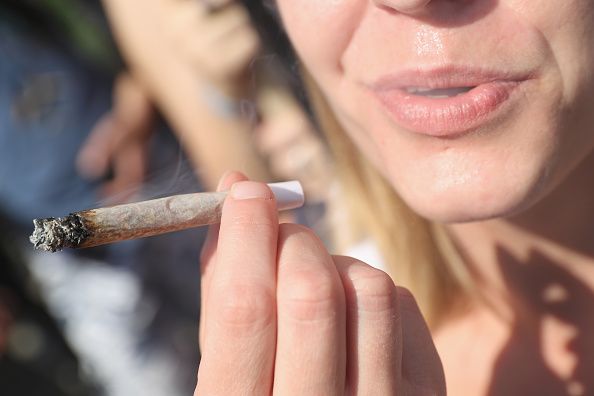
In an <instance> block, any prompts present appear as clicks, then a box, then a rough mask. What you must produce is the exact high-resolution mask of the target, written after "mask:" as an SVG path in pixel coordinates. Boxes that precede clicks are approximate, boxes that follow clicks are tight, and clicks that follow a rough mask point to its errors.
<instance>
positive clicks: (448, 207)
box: [393, 177, 542, 224]
mask: <svg viewBox="0 0 594 396" xmlns="http://www.w3.org/2000/svg"><path fill="white" fill-rule="evenodd" d="M469 179H471V178H470V177H469ZM532 180H534V181H532ZM393 185H395V187H396V190H397V191H398V193H399V194H400V196H401V198H402V199H403V200H404V201H405V202H406V203H407V204H408V206H409V207H410V208H411V209H412V210H413V211H415V212H416V213H418V214H419V215H420V216H422V217H424V218H426V219H428V220H431V221H435V222H438V223H446V224H454V223H469V222H477V221H486V220H491V219H495V218H509V217H512V216H514V215H516V214H519V213H520V212H523V211H525V210H526V209H528V208H529V207H531V206H532V205H533V204H534V203H535V202H537V201H538V199H539V197H540V196H541V195H542V189H541V186H542V183H541V182H540V180H539V178H531V180H530V181H527V182H525V183H519V182H516V183H515V184H514V183H484V182H483V183H480V182H476V183H472V181H471V180H469V181H468V183H465V184H458V185H454V186H449V187H444V186H443V181H434V182H433V183H428V184H427V185H423V183H417V185H416V186H414V188H408V189H406V188H398V185H397V184H396V183H393Z"/></svg>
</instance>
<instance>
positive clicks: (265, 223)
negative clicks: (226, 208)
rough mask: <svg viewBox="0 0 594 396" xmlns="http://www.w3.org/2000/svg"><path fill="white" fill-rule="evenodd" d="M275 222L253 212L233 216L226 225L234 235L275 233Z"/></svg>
mask: <svg viewBox="0 0 594 396" xmlns="http://www.w3.org/2000/svg"><path fill="white" fill-rule="evenodd" d="M276 226H277V225H276V222H274V221H273V220H272V219H271V218H270V217H267V216H262V215H257V214H256V213H253V212H247V211H246V212H242V213H237V214H234V215H233V217H232V218H231V219H230V221H229V223H228V230H229V231H231V232H234V233H239V234H244V233H246V232H249V233H271V232H274V231H275V228H276Z"/></svg>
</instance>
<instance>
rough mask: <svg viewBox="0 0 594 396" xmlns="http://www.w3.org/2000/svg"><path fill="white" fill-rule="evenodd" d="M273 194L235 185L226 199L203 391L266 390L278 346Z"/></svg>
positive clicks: (210, 304)
mask: <svg viewBox="0 0 594 396" xmlns="http://www.w3.org/2000/svg"><path fill="white" fill-rule="evenodd" d="M277 234H278V215H277V210H276V202H275V199H274V195H273V194H272V191H271V190H270V188H269V187H268V186H266V185H265V184H262V183H256V182H250V181H244V182H239V183H236V184H234V185H233V187H232V188H231V192H230V194H229V196H228V197H227V199H226V201H225V205H224V207H223V215H222V218H221V227H220V231H219V240H218V245H217V255H216V262H215V266H214V269H213V273H212V278H211V280H210V287H209V292H208V297H207V303H206V304H207V311H208V317H207V320H206V323H205V324H204V326H205V334H206V337H205V339H204V348H203V351H202V352H203V355H202V362H201V365H200V369H199V374H198V387H197V390H198V391H199V392H204V394H209V395H210V394H237V392H238V391H239V390H242V389H243V390H245V389H250V390H251V391H253V393H254V394H267V393H268V392H269V391H270V389H271V386H272V378H273V369H274V354H275V345H276V304H275V301H276V297H275V295H276V255H277V253H276V250H277V248H276V247H277Z"/></svg>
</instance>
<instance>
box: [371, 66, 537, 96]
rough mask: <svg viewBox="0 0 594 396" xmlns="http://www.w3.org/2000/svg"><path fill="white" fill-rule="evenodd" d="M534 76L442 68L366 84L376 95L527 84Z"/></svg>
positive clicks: (393, 75) (403, 73)
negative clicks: (420, 89)
mask: <svg viewBox="0 0 594 396" xmlns="http://www.w3.org/2000/svg"><path fill="white" fill-rule="evenodd" d="M530 77H531V74H530V73H525V72H524V73H523V72H512V71H501V70H497V69H487V68H479V67H471V66H439V67H419V68H414V69H405V70H401V71H398V72H396V73H391V74H386V75H384V76H381V77H379V78H377V79H376V80H373V81H371V82H370V83H368V84H366V85H367V86H368V87H369V88H371V89H372V90H373V91H390V90H404V89H406V88H416V87H418V88H428V89H445V88H458V87H476V86H479V85H483V84H488V83H492V82H495V81H509V82H511V81H518V82H519V81H523V80H527V79H529V78H530Z"/></svg>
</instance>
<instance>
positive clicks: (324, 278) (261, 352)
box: [195, 173, 445, 396]
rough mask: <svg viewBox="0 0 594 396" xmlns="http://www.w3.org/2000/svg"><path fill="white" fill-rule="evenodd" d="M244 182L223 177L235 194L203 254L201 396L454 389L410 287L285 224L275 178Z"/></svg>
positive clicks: (224, 185)
mask: <svg viewBox="0 0 594 396" xmlns="http://www.w3.org/2000/svg"><path fill="white" fill-rule="evenodd" d="M242 180H245V178H244V177H243V176H242V175H240V174H237V173H232V174H230V175H227V177H225V178H224V179H223V181H222V183H221V184H220V190H226V189H228V188H229V187H231V186H232V187H231V192H230V196H229V197H228V198H227V200H226V202H225V205H224V209H223V216H222V220H221V224H220V226H214V227H212V228H211V229H210V230H209V236H208V238H207V242H206V243H205V246H204V249H203V252H202V257H201V262H202V263H201V267H202V268H201V269H202V310H201V315H202V317H201V322H200V327H201V329H200V344H201V347H202V361H201V364H200V369H199V372H198V383H197V386H196V391H195V395H246V394H249V395H270V394H275V395H283V396H285V395H324V396H326V395H328V396H330V395H345V394H348V395H445V384H444V375H443V371H442V367H441V363H440V360H439V357H438V355H437V353H436V351H435V348H434V345H433V342H432V340H431V336H430V334H429V331H428V329H427V326H426V325H425V323H424V321H423V318H422V316H421V314H420V312H419V310H418V308H417V306H416V304H415V302H414V298H413V297H412V296H411V295H410V293H408V292H406V291H405V290H403V289H399V288H397V287H395V286H394V283H393V282H392V280H391V279H390V278H389V277H388V276H387V275H386V274H385V273H384V272H382V271H379V270H376V269H373V268H371V267H369V266H368V265H366V264H364V263H362V262H360V261H357V260H355V259H352V258H348V257H338V256H335V257H332V256H330V255H329V254H328V252H327V251H326V249H325V248H324V246H323V245H322V243H321V242H320V241H319V240H318V239H317V238H316V236H315V235H314V234H313V233H312V232H311V231H310V230H308V229H307V228H305V227H302V226H298V225H294V224H281V225H279V224H278V221H277V211H276V206H275V201H274V198H273V195H272V193H271V191H270V190H269V189H268V187H267V186H265V185H263V184H260V183H254V182H245V181H242ZM241 197H243V198H244V199H240V198H241Z"/></svg>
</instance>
